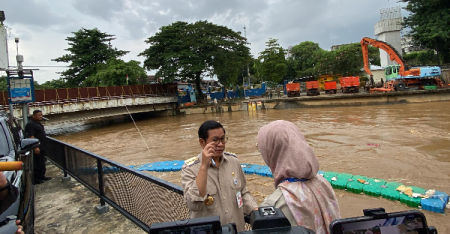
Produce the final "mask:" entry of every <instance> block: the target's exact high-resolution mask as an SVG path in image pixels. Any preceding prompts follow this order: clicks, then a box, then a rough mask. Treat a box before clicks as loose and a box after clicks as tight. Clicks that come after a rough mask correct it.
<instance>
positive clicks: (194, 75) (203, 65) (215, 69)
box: [139, 21, 250, 100]
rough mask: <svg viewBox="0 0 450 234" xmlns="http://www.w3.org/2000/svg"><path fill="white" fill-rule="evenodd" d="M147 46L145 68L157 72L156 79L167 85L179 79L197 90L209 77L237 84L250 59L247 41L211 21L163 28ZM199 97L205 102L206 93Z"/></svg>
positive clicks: (147, 41)
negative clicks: (203, 78)
mask: <svg viewBox="0 0 450 234" xmlns="http://www.w3.org/2000/svg"><path fill="white" fill-rule="evenodd" d="M145 42H146V43H147V44H149V48H147V49H146V50H144V51H143V52H142V53H140V54H139V55H140V56H144V57H145V61H144V68H146V69H148V70H150V69H155V70H157V72H156V75H155V76H156V77H157V78H159V77H161V78H163V79H164V82H167V83H168V82H173V81H174V80H175V79H180V80H183V81H187V82H191V83H195V84H196V88H197V90H201V89H200V84H201V80H202V77H203V76H205V75H209V76H212V75H214V74H215V75H218V76H219V77H224V76H226V78H225V79H226V80H227V83H235V81H237V77H238V75H239V73H241V69H240V68H241V67H242V66H243V65H244V64H246V63H247V62H248V61H249V59H250V49H249V48H248V47H247V39H246V38H244V37H242V36H241V35H240V33H238V32H235V31H233V30H231V29H229V28H227V27H225V26H219V25H215V24H212V23H209V22H207V21H197V22H195V23H192V24H189V23H186V22H181V21H178V22H175V23H173V24H171V25H168V26H163V27H161V28H160V31H159V32H158V33H156V34H155V35H154V36H152V37H149V38H148V39H147V40H146V41H145ZM198 95H199V99H200V100H203V93H202V92H198Z"/></svg>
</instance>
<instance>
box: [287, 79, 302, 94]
mask: <svg viewBox="0 0 450 234" xmlns="http://www.w3.org/2000/svg"><path fill="white" fill-rule="evenodd" d="M286 92H287V96H288V97H300V83H294V82H289V83H287V84H286Z"/></svg>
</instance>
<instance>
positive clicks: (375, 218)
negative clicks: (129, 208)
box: [150, 207, 438, 234]
mask: <svg viewBox="0 0 450 234" xmlns="http://www.w3.org/2000/svg"><path fill="white" fill-rule="evenodd" d="M363 211H364V216H361V217H354V218H346V219H338V220H334V221H332V222H331V223H330V234H367V233H371V234H398V233H411V234H437V233H438V232H437V230H436V229H435V228H434V227H432V226H428V225H427V222H426V219H425V216H424V215H423V213H422V212H420V211H418V210H411V211H403V212H394V213H386V211H385V210H384V208H375V209H365V210H363ZM250 225H251V226H252V230H251V231H245V232H239V233H240V234H266V233H267V234H269V233H278V234H288V233H289V234H314V233H315V232H314V231H313V230H311V229H308V228H305V227H302V226H291V224H290V223H289V220H288V219H287V218H286V216H285V215H284V214H283V212H282V211H281V210H280V209H278V208H274V207H260V208H258V210H254V211H253V212H252V214H251V217H250ZM236 233H237V231H236V225H235V224H227V225H223V226H221V224H220V218H219V216H211V217H204V218H195V219H186V220H178V221H172V222H165V223H155V224H152V225H151V227H150V234H236Z"/></svg>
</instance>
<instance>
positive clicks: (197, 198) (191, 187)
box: [181, 120, 258, 232]
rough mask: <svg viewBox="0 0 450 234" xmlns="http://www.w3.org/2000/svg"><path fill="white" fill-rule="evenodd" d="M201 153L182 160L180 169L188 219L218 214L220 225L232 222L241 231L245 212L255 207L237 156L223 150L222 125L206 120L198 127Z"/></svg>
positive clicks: (223, 136) (223, 132) (223, 133)
mask: <svg viewBox="0 0 450 234" xmlns="http://www.w3.org/2000/svg"><path fill="white" fill-rule="evenodd" d="M198 136H199V142H200V145H201V147H202V148H203V150H202V152H201V153H200V154H199V155H198V156H196V157H194V158H191V159H188V160H186V161H185V164H184V165H183V169H182V171H181V172H182V176H181V182H182V184H183V191H184V199H185V200H186V205H187V207H188V208H189V210H190V217H191V218H199V217H205V216H216V215H218V216H220V222H221V224H222V225H225V224H228V223H235V224H236V227H237V231H238V232H241V231H244V228H245V220H244V215H245V214H247V215H248V214H250V213H251V212H252V211H253V210H254V209H257V208H258V205H257V204H256V202H255V200H254V199H253V197H252V195H251V194H250V192H249V191H248V190H247V186H246V180H245V176H244V172H243V171H242V168H241V164H240V163H239V161H238V159H237V158H236V155H234V154H231V153H227V152H224V150H225V143H226V142H227V140H228V138H227V137H225V129H224V128H223V126H222V125H221V124H220V123H218V122H216V121H213V120H208V121H206V122H204V123H203V124H202V126H200V128H199V130H198Z"/></svg>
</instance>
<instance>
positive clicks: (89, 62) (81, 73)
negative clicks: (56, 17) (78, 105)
mask: <svg viewBox="0 0 450 234" xmlns="http://www.w3.org/2000/svg"><path fill="white" fill-rule="evenodd" d="M73 34H74V36H72V37H67V38H66V40H67V41H68V42H69V45H70V47H69V48H67V49H66V50H67V51H69V52H70V53H69V54H65V55H63V56H62V57H59V58H56V59H54V61H56V62H65V63H70V67H71V68H70V69H68V70H66V71H64V72H62V76H61V77H62V78H63V79H66V80H67V83H68V85H69V87H79V86H82V85H83V83H84V81H85V80H86V79H87V78H88V77H90V76H93V75H95V74H96V73H97V72H98V71H99V70H102V69H103V68H104V67H103V66H102V65H101V64H105V63H106V61H107V60H108V59H110V58H118V57H121V56H123V55H125V54H127V53H128V51H123V50H118V49H117V48H113V47H112V46H111V41H112V40H114V39H115V38H114V35H110V34H107V33H104V32H101V31H100V30H98V29H97V28H94V29H85V28H81V29H80V30H78V31H77V32H73Z"/></svg>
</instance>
